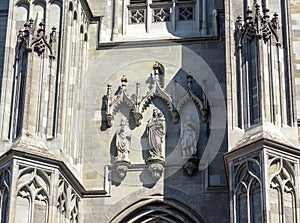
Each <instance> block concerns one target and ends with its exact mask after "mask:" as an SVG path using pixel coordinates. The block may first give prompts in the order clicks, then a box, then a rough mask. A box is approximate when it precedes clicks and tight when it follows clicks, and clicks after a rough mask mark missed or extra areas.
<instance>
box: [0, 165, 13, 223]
mask: <svg viewBox="0 0 300 223" xmlns="http://www.w3.org/2000/svg"><path fill="white" fill-rule="evenodd" d="M10 191H11V169H10V167H9V166H8V167H2V171H1V173H0V211H1V212H0V222H1V223H6V222H8V214H9V201H10V198H9V196H10Z"/></svg>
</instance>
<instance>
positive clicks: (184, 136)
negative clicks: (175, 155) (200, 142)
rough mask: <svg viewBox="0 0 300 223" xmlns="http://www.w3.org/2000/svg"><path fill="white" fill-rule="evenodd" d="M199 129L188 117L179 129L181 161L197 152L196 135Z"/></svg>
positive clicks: (189, 116)
mask: <svg viewBox="0 0 300 223" xmlns="http://www.w3.org/2000/svg"><path fill="white" fill-rule="evenodd" d="M198 132H199V128H198V127H197V126H196V125H195V124H194V123H193V120H192V116H191V115H188V116H187V118H186V121H185V123H184V124H183V126H182V128H181V136H180V143H181V149H182V154H183V159H188V158H190V157H191V156H192V155H195V154H196V152H197V135H198Z"/></svg>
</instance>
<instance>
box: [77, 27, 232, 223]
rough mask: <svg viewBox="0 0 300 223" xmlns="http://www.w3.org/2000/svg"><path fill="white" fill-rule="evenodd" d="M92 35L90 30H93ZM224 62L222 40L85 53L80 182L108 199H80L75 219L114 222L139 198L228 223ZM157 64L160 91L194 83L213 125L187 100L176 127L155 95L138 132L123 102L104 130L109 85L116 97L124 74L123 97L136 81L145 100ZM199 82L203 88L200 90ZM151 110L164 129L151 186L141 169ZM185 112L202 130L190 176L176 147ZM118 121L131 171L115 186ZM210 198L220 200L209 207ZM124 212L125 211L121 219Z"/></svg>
mask: <svg viewBox="0 0 300 223" xmlns="http://www.w3.org/2000/svg"><path fill="white" fill-rule="evenodd" d="M91 29H96V27H94V26H91ZM90 31H91V30H90ZM91 32H93V31H91ZM90 36H93V35H90ZM92 42H94V41H93V39H90V43H92ZM90 47H94V46H91V45H90ZM224 60H225V55H224V42H222V41H219V40H214V41H211V42H201V41H200V42H198V43H188V42H187V44H185V45H182V44H175V43H172V42H168V43H166V44H163V45H161V46H155V44H152V45H151V44H150V46H144V45H142V44H136V45H134V46H132V45H129V46H128V45H127V46H125V45H120V46H117V47H112V48H109V49H108V48H106V49H105V48H100V49H99V50H97V51H94V50H90V54H89V68H88V71H87V73H86V81H87V82H86V93H85V105H84V108H85V117H84V123H85V124H84V131H83V132H84V137H83V141H82V148H83V171H82V172H83V176H82V178H83V184H84V186H85V187H86V188H87V189H89V190H90V189H94V190H97V189H98V190H100V189H103V187H104V189H105V190H107V193H108V194H107V195H109V196H108V197H103V198H89V199H83V200H82V204H81V211H82V215H81V218H82V219H83V220H84V222H99V221H100V222H108V221H110V220H113V219H119V218H118V217H116V216H119V215H122V214H123V215H124V212H123V210H125V209H126V208H130V207H132V205H133V204H134V203H139V201H141V200H143V199H150V200H151V199H152V200H153V199H154V200H156V201H162V202H167V201H168V200H172V201H176V202H179V203H180V204H181V205H182V206H184V207H185V208H186V209H185V210H187V207H188V208H189V209H191V210H193V211H195V212H197V213H198V215H200V216H202V218H203V219H205V221H206V222H224V221H226V220H224V219H227V221H229V219H228V218H229V202H228V191H227V190H226V189H224V187H225V186H226V185H227V182H226V176H225V171H224V164H223V154H224V152H226V151H227V145H226V137H225V139H224V135H225V133H226V127H225V126H226V118H225V117H226V109H225V106H224V105H225V97H224V94H225V92H226V89H225V61H224ZM156 61H157V62H159V63H160V64H162V65H163V66H164V74H165V76H164V79H165V80H164V85H165V87H164V89H166V91H168V92H172V86H173V85H172V84H173V80H176V81H177V82H178V86H179V88H181V90H182V91H183V92H184V91H186V76H187V75H192V76H193V77H194V82H193V84H192V88H193V89H194V90H195V94H196V95H198V96H199V97H201V95H200V93H201V88H203V86H206V87H205V88H206V93H207V95H208V96H210V98H209V105H210V108H211V111H213V114H211V116H213V117H214V120H213V121H212V120H209V121H208V122H203V121H202V120H201V119H200V116H199V110H198V108H197V106H196V105H194V104H193V103H192V102H188V103H186V104H185V105H184V106H183V113H182V116H181V121H179V123H178V124H172V120H171V116H170V113H169V112H168V108H167V106H166V104H165V103H164V102H163V100H161V99H160V98H159V97H154V98H153V100H152V101H151V103H150V104H149V105H148V107H147V108H146V110H145V111H144V112H143V119H142V123H141V125H140V126H135V124H134V122H133V120H132V118H130V115H129V114H130V111H129V109H128V106H126V105H125V104H122V105H120V106H119V107H118V109H117V111H116V114H115V116H114V119H113V121H112V122H113V126H112V127H110V128H109V127H108V126H107V124H106V122H105V112H106V105H105V95H106V90H107V89H106V88H107V84H111V86H112V87H111V92H112V95H114V94H116V92H118V89H119V86H120V85H121V82H120V80H121V78H122V77H123V75H126V78H127V81H128V82H127V86H126V91H127V93H128V94H129V95H132V94H133V93H135V85H136V82H139V83H140V86H141V95H145V94H146V93H147V90H149V85H150V82H151V73H153V68H152V66H153V64H154V63H155V62H156ZM205 80H207V81H206V82H207V83H206V84H204V85H203V83H204V82H205ZM119 90H120V89H119ZM170 94H171V93H170ZM155 107H157V108H158V109H159V110H161V111H162V112H163V115H164V118H165V120H166V126H167V127H166V128H167V133H166V138H165V141H164V145H165V147H166V148H165V151H164V156H165V160H166V165H165V170H164V173H163V175H162V176H161V177H160V179H159V180H158V181H157V182H156V181H154V180H153V179H152V177H151V174H150V172H149V170H148V166H147V165H145V160H146V159H147V156H148V152H147V146H145V144H147V135H146V132H145V128H146V124H147V120H148V119H149V118H150V117H151V115H152V109H153V108H155ZM188 114H192V115H193V117H195V122H196V123H197V124H198V123H199V124H200V126H201V128H200V136H199V140H198V157H199V158H201V161H200V165H199V170H198V171H197V172H196V174H195V175H194V176H188V175H187V174H186V173H185V172H184V171H183V170H182V164H183V161H182V154H181V150H180V148H179V146H178V145H179V141H178V140H179V136H180V126H181V122H182V120H185V116H186V115H188ZM122 117H123V118H124V117H125V118H126V119H127V120H126V121H127V122H128V125H129V126H130V129H131V133H132V137H131V147H130V153H129V158H130V160H131V166H130V167H129V169H128V172H127V175H126V177H125V178H124V179H123V180H120V181H114V178H113V175H114V172H113V166H112V164H113V161H114V156H115V148H114V144H115V142H114V135H115V132H116V130H117V129H118V127H119V125H120V122H121V118H122ZM207 164H209V166H208V167H207ZM105 176H106V177H105ZM216 200H217V201H218V202H215V201H216ZM99 207H101V208H99ZM129 213H130V210H129V209H128V210H127V211H126V214H129ZM120 219H122V218H120ZM199 219H200V217H199V218H198V220H199ZM199 221H200V220H199Z"/></svg>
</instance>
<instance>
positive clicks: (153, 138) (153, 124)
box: [146, 109, 165, 160]
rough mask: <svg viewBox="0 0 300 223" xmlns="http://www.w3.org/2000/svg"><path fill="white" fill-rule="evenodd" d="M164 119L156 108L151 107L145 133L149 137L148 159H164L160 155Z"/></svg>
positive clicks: (163, 133) (163, 134)
mask: <svg viewBox="0 0 300 223" xmlns="http://www.w3.org/2000/svg"><path fill="white" fill-rule="evenodd" d="M164 122H165V119H164V117H163V114H162V113H161V112H160V111H158V110H157V109H153V113H152V118H150V119H149V120H148V124H147V127H146V129H147V134H148V139H149V145H150V148H149V154H150V157H149V158H148V160H153V159H159V160H164V158H163V155H162V144H163V139H164V136H165V125H164Z"/></svg>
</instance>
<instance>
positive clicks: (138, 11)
mask: <svg viewBox="0 0 300 223" xmlns="http://www.w3.org/2000/svg"><path fill="white" fill-rule="evenodd" d="M146 7H147V5H146V0H130V5H129V6H128V9H129V10H128V12H129V24H140V23H145V15H146Z"/></svg>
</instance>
